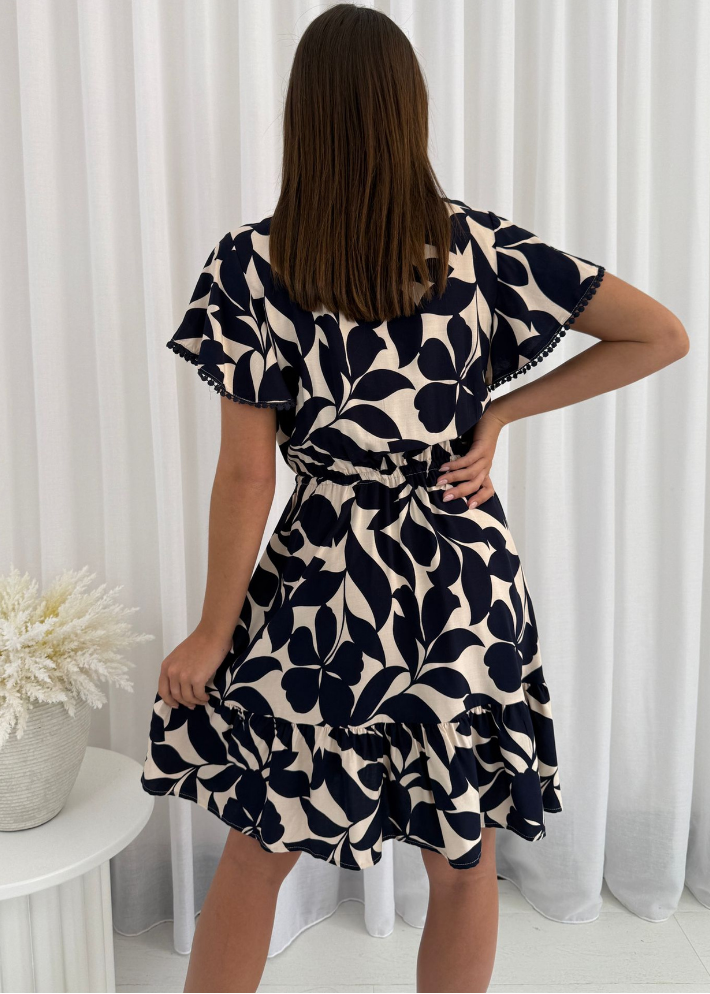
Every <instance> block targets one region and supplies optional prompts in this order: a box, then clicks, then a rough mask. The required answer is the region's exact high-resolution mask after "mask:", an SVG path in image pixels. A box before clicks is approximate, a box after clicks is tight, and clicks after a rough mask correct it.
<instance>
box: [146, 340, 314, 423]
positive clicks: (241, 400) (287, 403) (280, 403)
mask: <svg viewBox="0 0 710 994" xmlns="http://www.w3.org/2000/svg"><path fill="white" fill-rule="evenodd" d="M165 344H166V346H167V348H169V349H172V350H173V352H174V353H175V354H176V355H179V356H181V357H182V358H183V359H187V361H188V362H191V363H192V364H193V365H194V366H199V367H200V368H199V369H198V370H197V374H198V376H199V377H200V379H201V380H204V381H205V383H209V384H211V385H212V387H213V389H215V390H216V391H217V393H218V394H221V396H222V397H227V398H229V400H234V401H236V402H237V403H238V404H249V406H250V407H273V408H275V409H276V410H277V411H285V410H287V409H288V408H290V407H295V406H296V401H295V400H294V398H293V397H292V398H291V399H290V400H247V399H246V397H237V396H236V394H233V393H230V392H229V391H228V390H227V389H226V387H225V386H224V383H222V381H221V380H219V379H217V377H216V376H213V375H212V373H208V372H207V370H206V369H205V368H204V367H203V366H202V365H201V362H200V359H199V357H198V356H196V355H195V353H194V352H191V351H190V350H189V349H188V348H186V347H185V346H184V345H181V344H180V342H177V341H175V339H174V338H171V339H170V341H168V342H166V343H165Z"/></svg>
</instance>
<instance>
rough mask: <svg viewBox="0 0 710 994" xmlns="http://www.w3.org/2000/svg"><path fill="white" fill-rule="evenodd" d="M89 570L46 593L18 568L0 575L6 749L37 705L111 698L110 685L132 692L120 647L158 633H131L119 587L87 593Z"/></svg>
mask: <svg viewBox="0 0 710 994" xmlns="http://www.w3.org/2000/svg"><path fill="white" fill-rule="evenodd" d="M95 576H96V574H95V573H91V574H90V573H89V572H88V567H87V566H84V567H83V569H81V570H65V571H64V572H63V573H61V574H60V575H59V576H57V577H56V579H55V580H54V581H53V582H52V583H51V584H50V586H49V587H48V589H47V590H46V591H45V592H44V593H43V594H40V593H39V590H38V585H37V581H36V580H33V579H31V578H30V576H29V574H27V573H25V574H24V575H20V572H19V570H18V569H16V568H12V569H11V571H10V573H9V574H7V575H6V576H0V748H2V746H3V744H4V743H5V742H6V741H7V740H8V738H9V736H10V733H11V731H12V730H13V728H14V729H15V730H16V731H15V734H16V736H17V738H18V739H19V738H21V737H22V734H23V732H24V730H25V727H26V724H27V718H28V715H29V711H30V709H31V708H32V705H33V703H35V702H36V703H62V704H63V705H64V707H65V708H66V710H67V711H68V712H69V714H70V715H71V716H72V717H73V715H74V709H75V705H76V704H77V703H79V701H86V702H87V703H88V704H89V705H91V707H93V708H100V707H101V706H102V705H103V704H105V703H106V696H105V695H104V694H103V692H102V691H101V690H100V689H99V683H100V682H102V681H103V682H105V683H109V684H114V685H115V686H117V687H122V688H123V689H124V690H129V691H132V690H133V685H132V683H131V682H130V680H129V679H128V677H127V675H126V674H127V672H128V669H129V667H132V666H133V664H132V663H129V662H127V661H126V660H125V659H124V658H123V657H122V656H121V655H120V653H119V652H118V651H117V650H118V649H120V648H124V647H126V646H129V645H134V644H135V643H137V642H147V641H149V640H150V639H153V638H154V637H155V636H154V635H149V634H145V633H142V634H137V633H134V632H133V631H132V630H131V625H130V623H129V622H128V621H126V620H125V618H126V616H127V615H129V614H132V613H133V612H134V611H137V610H138V608H135V607H134V608H128V607H124V606H123V605H121V604H119V603H117V602H116V601H115V600H114V597H115V594H116V593H117V592H118V591H119V590H121V586H119V587H115V588H114V589H113V590H110V591H106V584H102V585H101V586H99V587H97V588H95V589H94V590H87V587H88V586H89V584H90V583H91V582H92V580H93V579H94V578H95Z"/></svg>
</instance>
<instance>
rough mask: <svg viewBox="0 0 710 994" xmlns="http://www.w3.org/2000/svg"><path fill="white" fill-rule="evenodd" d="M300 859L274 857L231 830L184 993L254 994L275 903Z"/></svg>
mask: <svg viewBox="0 0 710 994" xmlns="http://www.w3.org/2000/svg"><path fill="white" fill-rule="evenodd" d="M299 856H300V853H298V852H295V853H270V852H266V851H265V850H264V849H262V848H261V846H260V845H259V843H258V842H257V841H256V839H253V838H251V837H250V836H248V835H244V834H242V833H241V832H238V831H237V830H236V829H234V828H231V829H230V830H229V835H228V836H227V842H226V844H225V846H224V851H223V853H222V858H221V859H220V861H219V865H218V866H217V870H216V871H215V875H214V878H213V880H212V883H211V885H210V889H209V891H208V892H207V897H206V898H205V903H204V904H203V905H202V911H201V912H200V916H199V918H198V919H197V927H196V929H195V938H194V940H193V943H192V952H191V953H190V963H189V965H188V968H187V977H186V979H185V987H184V990H185V991H204V992H207V991H255V990H256V989H257V987H258V986H259V981H260V980H261V975H262V973H263V972H264V965H265V963H266V957H267V954H268V952H269V942H270V940H271V930H272V927H273V924H274V912H275V910H276V898H277V897H278V894H279V888H280V887H281V884H282V883H283V881H284V879H285V878H286V876H287V874H288V873H289V872H290V871H291V870H292V869H293V867H294V866H295V864H296V861H297V860H298V857H299Z"/></svg>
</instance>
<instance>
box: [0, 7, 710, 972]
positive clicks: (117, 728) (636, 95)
mask: <svg viewBox="0 0 710 994" xmlns="http://www.w3.org/2000/svg"><path fill="white" fill-rule="evenodd" d="M378 8H379V9H381V10H384V11H385V12H387V13H389V15H390V16H391V17H393V18H394V19H395V20H396V21H397V23H399V24H400V26H401V27H402V29H403V30H404V31H405V32H406V33H407V34H408V36H409V37H410V39H411V40H412V43H413V44H414V46H415V48H416V51H417V54H418V56H419V58H420V60H421V63H422V66H423V69H424V72H425V74H426V77H427V82H428V87H429V94H430V115H431V142H430V150H431V158H432V162H433V165H434V168H435V170H436V172H437V175H438V176H439V178H440V180H441V182H442V185H443V187H444V189H445V190H446V191H447V193H448V195H449V196H451V197H453V198H459V199H462V200H464V201H465V202H466V203H468V204H470V205H471V206H478V207H481V208H483V209H490V210H494V211H496V212H498V213H500V214H502V215H503V216H505V217H510V218H513V219H515V220H516V221H518V223H520V224H521V225H523V226H525V227H527V228H529V229H530V230H533V231H535V232H536V233H537V234H539V235H540V237H543V238H544V239H545V240H546V241H549V242H550V243H551V244H554V245H556V246H557V247H559V248H562V249H565V250H567V251H570V252H572V253H575V254H578V255H581V256H583V257H585V258H589V259H594V260H595V261H598V262H600V263H602V264H603V265H605V266H606V268H607V269H608V270H609V271H610V272H613V273H614V274H616V275H617V276H620V277H621V278H623V279H626V280H627V281H628V282H630V283H633V284H634V285H636V286H638V287H640V288H641V289H643V290H645V291H646V292H647V293H649V294H650V295H652V296H653V297H655V298H657V299H658V300H660V301H661V302H662V303H664V304H665V305H666V306H667V307H669V308H670V309H671V310H672V311H674V312H675V313H676V314H677V315H678V316H679V317H680V318H681V320H682V321H683V323H684V324H685V327H686V329H687V330H688V333H689V335H690V339H691V351H690V353H689V355H688V357H686V358H685V359H683V360H681V361H680V362H678V363H674V364H673V365H672V366H670V367H667V368H666V369H664V370H662V371H660V372H659V373H657V374H655V375H654V376H652V377H650V378H646V379H644V380H642V381H639V382H637V383H634V384H631V385H629V386H627V387H625V388H623V389H622V390H620V391H615V392H614V393H610V394H605V395H602V396H600V397H596V398H593V399H591V400H589V401H586V402H584V403H583V404H578V405H574V406H573V407H570V408H565V409H563V410H560V411H551V412H548V413H546V414H544V415H538V416H536V417H535V418H532V419H527V420H526V421H525V422H520V423H515V424H512V425H509V426H508V427H507V428H506V430H505V431H504V432H503V435H502V436H501V440H500V443H499V447H498V451H497V453H496V459H495V465H494V467H493V471H492V474H491V475H492V478H493V481H494V484H495V486H496V489H497V490H498V492H499V494H500V496H501V500H502V501H503V505H504V507H505V508H506V512H507V515H508V518H509V522H510V527H511V531H512V533H513V536H514V538H515V541H516V544H517V546H518V550H519V552H520V555H521V558H522V562H523V565H524V568H525V572H526V576H527V579H528V582H529V586H530V591H531V595H532V597H533V601H534V604H535V610H536V615H537V620H538V624H539V628H540V632H541V646H542V653H543V665H544V669H545V676H546V680H547V683H548V685H549V687H550V691H551V695H552V707H553V716H554V720H555V729H556V736H557V740H558V749H559V761H560V782H561V790H562V796H563V803H564V812H563V814H561V815H555V816H549V817H548V819H547V827H548V835H547V838H546V839H545V840H543V841H540V842H537V843H535V844H531V843H526V842H524V841H523V840H522V839H520V838H518V837H517V836H516V835H515V834H514V833H512V832H506V831H500V832H498V834H497V850H498V868H499V873H500V874H501V875H503V876H505V877H508V878H510V879H511V880H513V881H514V882H515V883H516V885H517V886H518V887H519V888H520V889H521V891H522V892H523V894H524V895H525V896H526V897H527V899H528V900H529V901H530V902H531V903H532V904H533V905H534V906H535V907H536V908H538V909H539V910H540V911H541V912H542V913H543V914H545V915H546V916H547V917H549V918H553V919H556V920H560V921H569V922H579V921H589V920H592V919H593V918H595V917H596V915H597V914H598V913H599V909H600V907H601V896H600V894H601V887H602V881H603V879H604V878H605V879H606V881H607V883H608V886H609V888H610V889H611V891H612V892H613V893H614V894H615V896H616V897H617V898H618V899H619V900H620V901H621V902H622V903H623V904H624V905H625V906H626V907H628V908H629V909H630V910H632V911H633V912H634V913H635V914H637V915H639V916H641V917H643V918H647V919H651V920H662V919H664V918H667V917H668V916H669V915H670V914H672V912H673V911H674V909H675V907H676V905H677V902H678V899H679V896H680V893H681V891H682V889H683V886H684V884H686V885H687V886H688V887H689V888H690V890H691V891H692V892H693V893H694V894H695V896H696V897H697V898H698V900H699V901H701V903H703V904H705V905H707V906H710V730H709V729H708V723H707V721H704V720H703V717H704V716H705V715H707V713H708V711H709V710H710V676H709V672H708V654H707V650H706V648H705V647H706V646H707V644H708V624H709V619H708V613H707V610H704V606H705V604H706V603H707V602H708V598H707V596H706V594H707V587H708V580H707V576H708V568H707V567H708V564H710V557H709V554H708V542H707V540H706V528H705V509H706V506H707V498H708V460H707V451H708V444H709V441H710V432H709V431H708V389H707V384H708V316H709V314H710V300H709V290H708V285H709V283H708V271H709V269H710V184H708V176H709V175H710V135H709V134H708V129H707V121H708V120H710V66H709V64H708V61H707V58H706V55H705V53H706V52H707V51H709V50H710V7H709V6H708V5H707V4H706V3H705V2H704V0H685V2H684V3H683V4H674V3H671V2H670V0H634V2H633V3H632V2H630V0H626V2H622V0H578V2H576V3H575V4H567V3H564V2H561V0H526V2H516V0H499V2H498V3H496V4H492V3H486V2H483V0H479V2H469V3H463V2H462V0H456V2H447V0H430V2H428V3H426V4H422V3H416V2H415V0H391V2H390V3H381V4H378ZM322 9H323V7H322V6H316V7H313V6H312V5H310V4H307V3H305V2H304V0H297V2H296V0H294V2H292V3H288V4H285V3H276V2H271V3H266V2H264V3H262V2H259V0H240V2H239V3H234V2H232V0H170V2H167V0H135V2H131V0H22V2H16V3H11V2H8V3H5V4H3V5H0V56H1V57H0V89H1V92H2V93H3V98H2V100H1V101H0V135H1V136H2V138H3V139H4V140H3V141H2V143H1V146H0V147H2V154H1V155H0V179H1V181H0V224H1V225H2V230H3V233H4V235H5V237H4V238H3V240H2V242H0V254H1V257H2V263H3V264H2V265H1V266H0V299H1V301H2V305H3V306H2V307H1V308H0V314H1V315H2V317H1V318H0V321H1V324H2V336H3V354H4V355H5V357H6V361H5V362H4V363H3V364H2V365H1V366H0V390H1V391H2V399H3V402H2V403H1V404H0V429H2V430H0V459H2V465H3V467H4V468H5V472H3V473H2V474H0V496H1V498H2V511H3V513H2V514H1V515H0V552H1V553H2V555H1V562H0V568H1V569H2V570H3V571H6V570H8V569H9V568H10V566H11V564H14V565H17V566H18V567H19V568H20V569H22V570H23V571H24V570H28V571H29V572H31V573H32V574H33V575H35V576H37V578H38V579H39V580H40V582H48V581H49V580H50V579H51V578H52V577H53V576H55V575H56V573H58V572H60V571H61V570H62V569H64V568H67V567H69V568H77V569H78V568H80V567H81V566H83V565H84V564H88V565H89V566H90V567H91V569H92V571H95V572H96V573H97V582H106V583H107V584H108V585H109V586H110V587H112V586H116V585H119V584H122V585H123V590H122V595H121V596H122V599H123V600H124V602H125V603H126V604H131V605H140V608H141V610H140V611H139V612H138V613H137V614H136V615H134V623H135V625H136V627H137V628H139V629H140V630H144V631H150V632H152V633H154V634H155V635H156V639H155V641H154V642H151V643H148V644H146V645H142V646H139V647H137V648H136V650H135V651H134V653H133V655H132V657H131V658H132V661H133V662H134V663H135V669H134V670H133V672H132V677H133V680H134V684H135V692H134V693H133V694H132V695H130V694H127V693H126V692H124V691H115V692H113V691H112V692H111V693H110V695H109V697H110V701H109V705H108V706H107V707H105V708H104V709H102V710H101V711H99V712H96V713H95V714H94V717H93V724H92V733H91V742H92V744H95V745H101V746H105V747H110V748H113V749H116V750H117V751H119V752H122V753H126V754H128V755H131V756H133V757H134V758H135V759H136V760H138V761H139V762H142V760H143V758H144V756H145V749H146V745H147V734H148V724H149V720H150V713H151V707H152V703H153V698H154V694H155V690H156V686H157V677H158V671H159V667H160V663H161V661H162V659H163V657H164V656H165V655H166V654H167V653H168V652H169V651H170V650H171V649H172V648H173V647H174V646H175V645H176V644H177V643H178V642H179V641H181V640H182V639H183V638H184V637H185V635H186V634H187V633H188V632H189V631H190V630H191V629H192V627H194V625H195V624H196V622H197V621H198V619H199V616H200V612H201V607H202V597H203V593H204V584H205V577H206V564H207V525H208V504H209V496H210V487H211V482H212V476H213V473H214V468H215V464H216V459H217V452H218V446H219V402H218V395H217V394H216V393H215V392H214V391H212V390H210V389H209V387H208V386H207V385H206V384H203V383H201V381H199V380H198V378H197V377H195V376H194V372H192V371H191V370H190V369H189V368H188V367H187V366H186V364H184V363H182V362H179V361H176V360H175V357H174V356H173V355H172V353H170V352H169V351H168V350H167V349H166V348H165V346H164V343H165V342H166V341H167V339H168V338H169V337H170V335H171V334H172V332H173V330H174V328H175V327H176V322H177V321H179V319H180V318H181V316H182V314H183V313H184V311H185V309H186V307H187V303H188V299H189V295H190V292H191V290H192V288H193V286H194V283H195V279H196V275H197V273H198V272H199V270H200V269H201V267H202V265H203V263H204V260H205V259H206V257H207V255H208V253H209V251H210V249H211V248H212V246H213V245H214V243H215V242H216V240H217V238H218V237H220V236H221V235H222V234H223V233H224V231H226V230H228V229H230V228H236V227H238V226H239V225H240V224H242V223H244V222H247V221H255V220H258V219H259V218H262V217H264V216H266V215H267V214H268V213H269V212H270V211H271V210H272V209H273V207H274V205H275V203H276V200H277V198H278V192H279V181H280V153H281V113H282V103H283V98H284V96H285V90H286V84H287V78H288V72H289V68H290V63H291V59H292V57H293V51H294V48H295V45H296V43H297V40H298V38H299V36H300V34H301V33H302V31H303V30H304V29H305V27H306V25H307V24H308V23H309V21H310V20H311V19H312V18H314V17H315V16H317V14H318V13H320V11H321V10H322ZM590 344H591V343H590V342H589V341H588V339H587V336H584V335H572V334H568V336H567V337H566V338H565V339H564V345H563V346H562V347H560V348H558V349H556V350H555V353H554V355H552V356H550V357H549V358H548V359H547V360H546V362H547V363H548V364H550V365H548V366H547V367H546V369H545V372H546V371H549V369H550V368H552V365H551V364H554V363H560V362H563V361H564V360H565V359H567V358H569V357H570V356H572V355H574V354H576V353H577V352H579V351H582V350H583V349H584V348H586V347H588V346H589V345H590ZM533 375H535V374H533ZM505 389H510V387H506V388H505ZM292 485H293V477H292V475H291V473H290V471H289V470H288V468H287V467H286V466H285V465H279V469H278V482H277V494H276V498H275V501H274V506H273V508H272V511H271V515H270V517H269V523H268V524H267V532H266V535H265V538H264V544H265V542H266V536H268V534H269V533H270V531H271V529H272V528H273V526H274V525H275V523H276V520H277V519H278V516H279V514H280V511H281V509H282V507H283V506H284V504H285V502H286V501H287V499H288V498H289V496H290V493H291V489H292ZM262 548H263V545H262ZM225 835H226V828H225V826H223V825H222V824H221V823H220V822H219V821H218V820H217V819H216V818H215V817H214V816H213V815H210V814H209V813H208V812H205V811H202V810H201V809H198V808H196V807H195V806H194V805H192V804H190V802H186V801H181V800H177V799H169V800H166V799H157V802H156V809H155V813H154V815H153V817H152V819H151V822H150V823H149V825H148V826H147V828H146V829H145V831H144V832H143V833H142V835H141V836H140V838H139V839H137V840H136V841H135V842H134V843H133V844H132V845H131V846H130V847H129V848H128V849H127V850H126V851H125V852H124V853H122V854H121V855H120V856H118V857H116V858H115V859H114V860H113V861H112V881H113V894H114V920H115V924H116V927H117V928H118V929H119V930H120V931H122V932H125V933H136V932H140V931H142V930H145V929H147V928H149V927H150V926H151V925H153V924H155V923H156V922H158V921H162V920H166V919H172V920H173V921H174V922H175V946H176V949H178V950H179V951H181V952H187V951H188V950H189V947H190V942H191V937H192V928H193V922H194V915H195V913H196V912H197V911H198V910H199V908H200V905H201V903H202V900H203V898H204V894H205V892H206V890H207V887H208V886H209V881H210V879H211V876H212V874H213V872H214V869H215V867H216V864H217V860H218V858H219V855H220V852H221V846H222V844H223V841H224V838H225ZM343 900H359V901H362V902H363V915H364V922H365V925H366V927H367V929H368V931H369V932H370V933H371V934H372V935H387V934H388V933H389V932H390V931H391V930H392V927H393V924H394V920H395V915H396V914H400V915H401V916H402V917H403V918H404V920H405V921H407V922H409V923H410V924H411V925H412V926H414V927H421V926H422V925H423V922H424V915H425V912H426V901H427V883H426V876H425V873H424V870H423V865H422V862H421V855H420V852H419V850H418V849H416V848H415V847H413V846H407V845H405V844H404V843H399V842H397V843H393V842H391V841H390V842H387V843H386V844H385V851H384V855H383V859H382V860H381V862H380V863H379V864H378V865H377V866H375V867H373V868H372V869H369V870H366V871H364V872H359V873H358V872H354V871H350V870H339V869H337V868H335V867H333V866H330V865H328V864H325V863H323V862H321V861H319V860H315V859H313V858H310V857H308V855H307V854H304V855H303V856H302V857H301V859H300V860H299V862H298V864H297V866H296V868H295V870H294V871H293V873H292V874H291V875H290V876H289V878H288V880H287V881H286V884H285V885H284V888H283V891H282V893H281V895H280V897H279V904H278V909H277V919H276V925H275V929H274V936H273V940H272V945H271V950H270V952H271V954H272V955H273V954H276V953H278V952H279V951H280V950H281V949H283V948H284V947H285V946H286V945H288V943H289V942H290V941H292V939H293V938H294V937H295V935H297V934H298V933H299V932H300V931H301V930H302V929H303V928H306V927H308V926H309V925H311V924H313V923H314V922H316V921H318V920H320V919H322V918H323V917H326V916H327V915H328V914H331V913H332V912H333V911H334V910H335V908H336V907H337V905H338V903H339V902H341V901H343Z"/></svg>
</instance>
